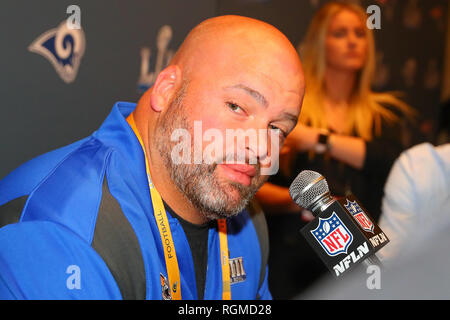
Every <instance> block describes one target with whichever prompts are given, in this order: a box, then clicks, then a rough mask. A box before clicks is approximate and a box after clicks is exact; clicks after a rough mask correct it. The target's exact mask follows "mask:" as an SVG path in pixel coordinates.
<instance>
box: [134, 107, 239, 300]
mask: <svg viewBox="0 0 450 320" xmlns="http://www.w3.org/2000/svg"><path fill="white" fill-rule="evenodd" d="M127 122H128V124H129V125H130V126H131V128H132V129H133V131H134V133H135V135H136V137H137V138H138V140H139V143H140V144H141V147H142V150H143V151H144V156H145V169H146V172H147V180H148V186H149V189H150V196H151V197H150V198H151V200H152V205H153V211H154V215H155V220H156V224H157V225H158V229H159V234H160V236H161V242H162V245H163V249H164V258H165V261H166V268H167V276H168V278H169V279H168V280H169V286H170V292H171V297H172V299H173V300H181V283H180V269H179V267H178V260H177V255H176V251H175V245H174V242H173V238H172V232H171V231H170V226H169V221H168V219H167V213H166V209H165V208H164V203H163V201H162V198H161V195H160V194H159V192H158V191H157V190H156V188H155V186H154V185H153V183H152V179H151V177H150V167H149V162H148V158H147V153H146V152H145V148H144V144H143V142H142V139H141V136H140V135H139V132H138V130H137V127H136V123H135V122H134V116H133V113H131V114H130V115H129V116H128V118H127ZM217 223H218V227H219V241H220V264H221V267H222V282H223V292H222V299H223V300H231V287H230V265H229V251H228V239H227V223H226V220H225V219H219V220H218V221H217Z"/></svg>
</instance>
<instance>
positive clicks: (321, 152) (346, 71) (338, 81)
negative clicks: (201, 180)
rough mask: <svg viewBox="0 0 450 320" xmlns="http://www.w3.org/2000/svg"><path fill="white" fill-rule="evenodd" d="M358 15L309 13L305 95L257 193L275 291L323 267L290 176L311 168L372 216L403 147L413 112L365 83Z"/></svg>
mask: <svg viewBox="0 0 450 320" xmlns="http://www.w3.org/2000/svg"><path fill="white" fill-rule="evenodd" d="M366 19H367V16H366V13H365V11H364V10H363V9H362V8H361V7H359V6H357V5H355V4H349V3H342V2H329V3H327V4H326V5H325V6H323V7H322V8H321V9H320V10H319V11H318V12H317V13H316V15H315V16H314V17H313V20H312V23H311V24H310V27H309V29H308V32H307V34H306V37H305V40H304V42H303V44H302V47H301V50H300V54H301V56H302V61H303V66H304V72H305V78H306V94H305V98H304V101H303V107H302V111H301V114H300V119H299V123H298V125H297V126H296V128H295V129H294V131H293V132H291V133H290V135H289V136H288V138H287V141H286V145H287V146H289V149H290V150H289V153H288V154H285V155H283V156H282V157H281V159H280V172H279V173H278V174H277V175H276V176H274V177H272V178H271V179H270V180H269V182H268V183H266V184H265V185H264V186H263V187H262V188H261V189H260V191H259V192H258V193H257V198H258V200H259V201H260V203H261V204H262V205H263V207H264V209H265V211H266V212H267V213H269V216H268V224H269V232H270V238H271V248H270V249H271V251H270V252H271V260H270V262H269V263H270V264H271V266H270V270H271V273H270V275H271V278H269V284H270V287H271V290H272V294H273V296H274V297H275V298H277V297H278V298H289V297H291V296H292V295H293V294H295V293H298V291H299V290H301V289H303V288H304V286H306V285H308V284H310V283H311V281H312V280H313V278H314V277H315V276H316V275H315V274H314V270H319V272H317V273H318V274H320V273H322V272H323V271H324V267H323V265H322V263H321V262H320V261H319V260H318V258H317V257H316V256H315V254H314V253H313V252H312V250H311V249H310V248H309V246H308V245H307V244H306V242H305V241H304V239H302V238H301V236H300V234H299V233H298V230H299V229H300V228H301V227H302V226H303V224H304V223H305V220H308V216H307V215H305V214H304V215H303V219H301V218H300V216H301V215H300V213H301V211H302V209H301V208H299V207H298V206H297V205H296V204H295V203H294V202H293V201H292V200H291V198H290V196H289V191H288V187H289V184H290V182H292V180H293V179H294V178H295V176H296V175H297V174H298V173H299V172H300V171H301V170H304V169H310V170H315V171H318V172H319V173H321V174H323V175H324V177H325V178H326V179H327V181H328V184H329V187H330V190H331V192H332V193H333V194H334V195H336V196H344V195H346V194H349V193H353V194H355V195H356V197H358V198H359V200H361V202H362V203H363V204H364V205H365V207H366V209H367V210H368V211H369V213H370V214H371V215H372V216H373V217H374V218H375V219H378V217H379V215H380V204H381V198H382V194H383V185H384V182H385V180H386V177H387V175H388V173H389V170H390V168H391V166H392V164H393V162H394V160H395V159H396V158H397V156H398V155H399V154H400V153H401V151H402V150H403V149H404V146H403V145H402V142H401V127H400V120H401V119H402V118H404V117H405V116H406V117H409V116H412V114H413V111H412V109H411V108H410V107H409V106H407V105H406V104H405V103H404V102H402V101H400V100H399V99H397V98H396V97H395V96H394V95H393V94H390V93H376V92H374V91H372V90H371V81H372V78H373V74H374V67H375V45H374V39H373V33H372V30H370V29H368V28H367V27H366ZM270 213H273V214H271V215H270ZM292 213H297V214H292ZM311 217H312V216H311V215H309V219H311ZM295 291H297V292H295Z"/></svg>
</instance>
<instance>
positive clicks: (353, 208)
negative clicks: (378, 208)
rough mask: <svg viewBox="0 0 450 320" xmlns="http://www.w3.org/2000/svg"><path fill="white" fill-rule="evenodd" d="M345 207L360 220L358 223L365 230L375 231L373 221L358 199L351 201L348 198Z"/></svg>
mask: <svg viewBox="0 0 450 320" xmlns="http://www.w3.org/2000/svg"><path fill="white" fill-rule="evenodd" d="M344 206H345V209H347V210H348V212H350V214H351V215H352V216H353V218H355V220H356V221H357V222H358V224H359V225H360V226H361V228H363V230H364V231H367V232H372V233H373V223H372V221H370V219H369V218H368V217H367V216H366V214H365V213H364V211H363V209H361V207H360V206H359V204H358V203H357V202H356V201H349V200H348V199H347V204H345V205H344Z"/></svg>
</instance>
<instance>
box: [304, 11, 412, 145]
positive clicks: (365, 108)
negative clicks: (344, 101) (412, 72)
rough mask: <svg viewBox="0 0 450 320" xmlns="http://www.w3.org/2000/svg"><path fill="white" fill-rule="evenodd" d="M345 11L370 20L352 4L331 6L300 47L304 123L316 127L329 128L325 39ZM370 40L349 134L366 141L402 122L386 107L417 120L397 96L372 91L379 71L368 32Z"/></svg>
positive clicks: (351, 102) (316, 18)
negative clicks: (390, 124)
mask: <svg viewBox="0 0 450 320" xmlns="http://www.w3.org/2000/svg"><path fill="white" fill-rule="evenodd" d="M342 10H350V11H352V12H354V13H356V14H357V15H358V16H359V17H360V19H361V21H363V22H364V24H365V21H366V19H367V15H366V13H365V12H364V10H363V9H362V8H361V7H360V6H358V5H356V4H352V3H345V2H329V3H327V4H326V5H324V6H323V7H322V8H321V9H320V10H319V11H318V12H317V13H316V15H315V16H314V17H313V20H312V22H311V25H310V27H309V29H308V32H307V34H306V37H305V40H304V42H303V43H302V44H301V47H299V48H298V49H299V53H300V55H301V57H302V60H303V65H304V72H305V79H306V92H305V97H304V100H303V107H302V112H301V115H300V119H299V121H300V123H304V124H308V125H310V126H313V127H318V128H327V123H326V117H325V111H324V107H323V105H324V102H323V97H324V96H325V95H326V92H325V86H324V78H325V70H326V52H325V39H326V34H327V31H328V26H329V24H330V21H331V19H332V18H333V17H334V16H335V15H336V14H337V13H339V12H341V11H342ZM364 29H365V32H366V39H367V56H366V61H365V64H364V66H363V68H362V69H361V70H359V71H358V74H357V78H356V83H355V87H354V88H353V92H352V94H351V97H350V100H349V101H348V103H349V112H348V116H347V125H346V129H345V132H343V133H345V134H351V133H352V132H353V131H355V132H356V134H357V135H358V136H359V137H361V138H363V139H364V140H366V141H370V140H371V139H372V138H373V132H375V135H376V136H378V135H381V121H382V120H385V121H387V122H395V121H398V120H399V119H398V116H397V115H395V114H394V113H393V112H392V111H391V110H389V109H388V108H386V107H385V105H390V106H392V107H394V108H396V109H398V110H399V111H401V112H402V113H404V114H405V115H407V116H410V117H411V116H413V114H414V111H413V110H412V109H411V108H410V107H409V106H408V105H407V104H406V103H404V102H402V101H401V100H399V99H398V98H397V97H396V96H395V95H398V94H394V93H388V92H385V93H376V92H373V91H372V90H371V83H372V78H373V74H374V69H375V42H374V37H373V32H372V30H370V29H369V28H364Z"/></svg>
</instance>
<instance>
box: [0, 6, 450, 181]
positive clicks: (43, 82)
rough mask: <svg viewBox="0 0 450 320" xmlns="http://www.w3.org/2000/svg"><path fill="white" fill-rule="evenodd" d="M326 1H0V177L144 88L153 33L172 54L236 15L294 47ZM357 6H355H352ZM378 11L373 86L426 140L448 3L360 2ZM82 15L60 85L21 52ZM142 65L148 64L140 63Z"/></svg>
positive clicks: (85, 129) (43, 62) (47, 67)
mask: <svg viewBox="0 0 450 320" xmlns="http://www.w3.org/2000/svg"><path fill="white" fill-rule="evenodd" d="M324 2H326V1H324V0H190V1H183V0H164V1H161V0H160V1H157V0H147V1H144V0H133V1H119V0H115V1H112V0H109V1H106V0H95V1H92V0H91V1H87V0H80V1H76V3H74V2H73V1H64V0H58V1H55V0H52V1H50V0H39V1H24V0H15V1H13V0H2V1H1V4H0V30H1V31H0V65H1V69H0V70H1V71H0V96H1V98H2V104H1V107H0V108H1V111H2V112H1V116H0V178H2V177H3V176H5V175H6V174H7V173H8V172H10V171H11V170H13V169H14V168H15V167H17V166H18V165H19V164H21V163H23V162H25V161H26V160H29V159H31V158H33V157H34V156H37V155H39V154H41V153H44V152H47V151H50V150H52V149H55V148H57V147H60V146H63V145H66V144H68V143H70V142H73V141H75V140H78V139H80V138H83V137H85V136H87V135H89V134H91V133H92V132H93V131H94V130H95V129H96V128H97V127H98V126H99V125H100V124H101V122H102V121H103V119H104V118H105V117H106V115H107V114H108V113H109V111H110V109H111V107H112V105H113V104H114V102H115V101H118V100H122V101H137V99H138V97H139V95H140V93H141V92H142V90H143V89H145V88H146V87H148V85H149V84H150V83H151V81H150V82H149V81H142V79H141V81H140V76H141V67H142V59H141V50H142V48H144V47H147V48H149V49H150V51H151V56H150V59H149V61H150V65H149V69H148V71H149V72H153V71H154V70H155V68H156V66H155V65H156V62H155V61H156V56H157V49H158V48H157V42H158V41H157V35H158V32H159V30H161V28H162V27H163V26H165V25H167V26H170V28H171V32H172V36H171V38H170V42H169V44H168V46H167V50H169V51H174V50H176V48H177V47H178V46H179V45H180V43H181V41H182V39H183V38H184V37H185V36H186V34H187V32H188V31H189V30H190V29H191V28H192V27H193V26H195V25H196V24H198V23H199V22H200V21H202V20H204V19H206V18H208V17H212V16H216V15H222V14H240V15H245V16H250V17H254V18H258V19H261V20H264V21H267V22H269V23H271V24H273V25H275V26H276V27H278V28H279V29H280V30H281V31H283V32H284V33H285V34H286V35H287V37H288V38H289V39H290V40H291V41H292V43H293V44H294V45H295V46H297V45H298V44H299V43H300V42H301V40H302V38H303V36H304V34H305V31H306V28H307V26H308V24H309V22H310V20H311V17H312V15H313V13H314V12H315V11H316V10H317V8H318V7H319V6H320V5H321V4H323V3H324ZM357 2H358V1H357ZM359 2H360V3H361V4H362V5H363V6H364V7H367V6H368V5H369V4H377V5H379V6H380V8H381V13H382V16H381V29H380V30H375V36H376V40H377V49H378V50H377V51H378V57H379V67H378V69H377V70H378V71H379V72H378V74H377V81H376V83H375V87H376V88H377V89H380V90H401V91H403V92H404V93H405V94H406V95H405V100H406V101H407V102H409V103H410V104H411V105H413V106H414V107H415V108H416V109H418V110H419V112H420V113H421V116H420V118H419V122H420V124H421V126H420V128H421V130H422V132H423V133H424V134H425V137H426V138H429V139H431V138H432V134H433V129H434V126H435V123H436V122H437V108H438V102H439V96H440V83H441V78H442V72H441V71H442V69H443V63H444V62H443V59H444V47H445V43H444V42H445V36H446V35H445V29H446V21H447V17H446V12H447V5H448V3H447V1H446V0H433V1H427V0H420V1H418V0H401V1H399V0H378V1H359ZM71 4H76V5H78V6H79V8H80V9H81V27H82V29H83V31H84V35H85V39H86V44H85V45H86V49H85V53H84V56H83V57H82V59H81V63H80V66H79V70H78V73H77V76H76V78H75V80H74V81H73V82H70V83H66V82H64V81H63V80H62V78H61V77H60V76H59V75H58V73H57V72H56V71H55V68H54V67H53V66H52V64H51V63H50V62H49V60H47V59H46V58H44V57H43V56H42V55H39V54H37V53H34V52H30V51H29V50H28V46H29V45H30V44H31V43H32V42H33V41H34V40H35V39H36V38H38V37H39V36H40V35H41V34H43V33H44V32H46V31H48V30H50V29H53V28H56V27H58V25H59V24H60V23H61V22H62V21H64V20H65V19H67V18H68V17H69V16H70V14H67V13H66V8H67V7H68V6H69V5H71ZM147 61H148V59H147Z"/></svg>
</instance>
